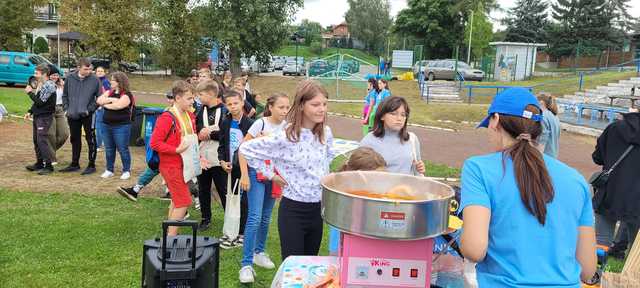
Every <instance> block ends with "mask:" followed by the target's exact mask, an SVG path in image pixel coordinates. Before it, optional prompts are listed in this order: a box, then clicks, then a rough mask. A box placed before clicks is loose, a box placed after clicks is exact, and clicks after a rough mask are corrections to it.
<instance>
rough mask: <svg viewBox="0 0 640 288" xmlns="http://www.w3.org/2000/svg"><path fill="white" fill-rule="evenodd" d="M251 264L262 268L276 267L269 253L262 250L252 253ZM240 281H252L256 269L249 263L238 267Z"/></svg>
mask: <svg viewBox="0 0 640 288" xmlns="http://www.w3.org/2000/svg"><path fill="white" fill-rule="evenodd" d="M253 264H256V265H258V266H260V267H262V268H266V269H273V268H276V265H275V264H273V261H271V258H269V255H267V253H264V252H260V253H257V254H253ZM239 274H240V283H253V281H255V277H256V271H255V270H253V267H251V266H250V265H247V266H244V267H242V269H240V272H239Z"/></svg>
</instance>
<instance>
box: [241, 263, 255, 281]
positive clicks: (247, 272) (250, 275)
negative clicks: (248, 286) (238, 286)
mask: <svg viewBox="0 0 640 288" xmlns="http://www.w3.org/2000/svg"><path fill="white" fill-rule="evenodd" d="M255 276H256V271H253V267H251V266H244V267H242V269H240V283H253V281H255Z"/></svg>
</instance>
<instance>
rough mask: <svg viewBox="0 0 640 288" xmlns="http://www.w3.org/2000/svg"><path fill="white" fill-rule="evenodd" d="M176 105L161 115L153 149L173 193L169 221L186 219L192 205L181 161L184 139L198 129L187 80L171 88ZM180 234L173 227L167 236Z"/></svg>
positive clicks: (191, 89) (176, 228) (154, 133)
mask: <svg viewBox="0 0 640 288" xmlns="http://www.w3.org/2000/svg"><path fill="white" fill-rule="evenodd" d="M171 90H172V93H173V96H174V104H173V106H172V107H170V108H169V109H168V110H167V111H166V112H164V113H162V115H160V117H158V120H157V121H156V127H155V128H154V130H153V134H151V144H150V145H151V148H152V149H153V150H155V151H156V152H158V156H159V157H160V165H159V166H160V167H159V170H160V174H161V175H162V178H164V180H165V181H166V182H167V188H169V193H170V194H171V206H170V207H169V215H168V218H169V220H182V219H184V216H185V214H186V213H187V209H188V208H189V206H190V205H191V193H190V192H189V186H188V185H187V183H185V181H184V178H183V174H182V168H183V166H182V158H181V157H180V153H182V152H184V151H185V150H186V149H187V148H188V143H185V141H183V139H182V136H183V135H186V134H187V133H193V131H195V129H196V123H195V115H193V112H191V111H192V109H193V108H192V107H193V102H194V88H193V86H191V84H189V83H187V82H185V81H176V82H174V83H173V87H172V88H171ZM177 234H178V227H174V226H171V227H169V229H168V231H167V235H169V236H174V235H177Z"/></svg>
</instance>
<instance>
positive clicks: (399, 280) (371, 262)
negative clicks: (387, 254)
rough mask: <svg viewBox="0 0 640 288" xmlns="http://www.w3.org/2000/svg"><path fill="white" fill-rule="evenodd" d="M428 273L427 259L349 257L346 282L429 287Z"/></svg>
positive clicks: (384, 285) (349, 283)
mask: <svg viewBox="0 0 640 288" xmlns="http://www.w3.org/2000/svg"><path fill="white" fill-rule="evenodd" d="M426 275H427V263H426V261H419V260H405V259H387V258H366V257H349V265H348V279H347V281H346V284H347V287H349V285H371V286H369V287H372V286H375V287H429V286H428V285H427V284H428V283H427V277H426ZM365 287H366V286H365Z"/></svg>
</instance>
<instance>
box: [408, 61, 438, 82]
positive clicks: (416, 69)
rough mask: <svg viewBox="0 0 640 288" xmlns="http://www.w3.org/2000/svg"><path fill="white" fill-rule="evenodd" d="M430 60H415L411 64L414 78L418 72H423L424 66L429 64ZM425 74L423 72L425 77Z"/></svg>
mask: <svg viewBox="0 0 640 288" xmlns="http://www.w3.org/2000/svg"><path fill="white" fill-rule="evenodd" d="M432 62H433V61H432V60H421V61H417V62H416V63H415V64H413V76H415V78H418V74H420V72H425V69H426V67H427V66H429V64H430V63H432ZM426 75H427V74H426V73H425V78H426Z"/></svg>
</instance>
